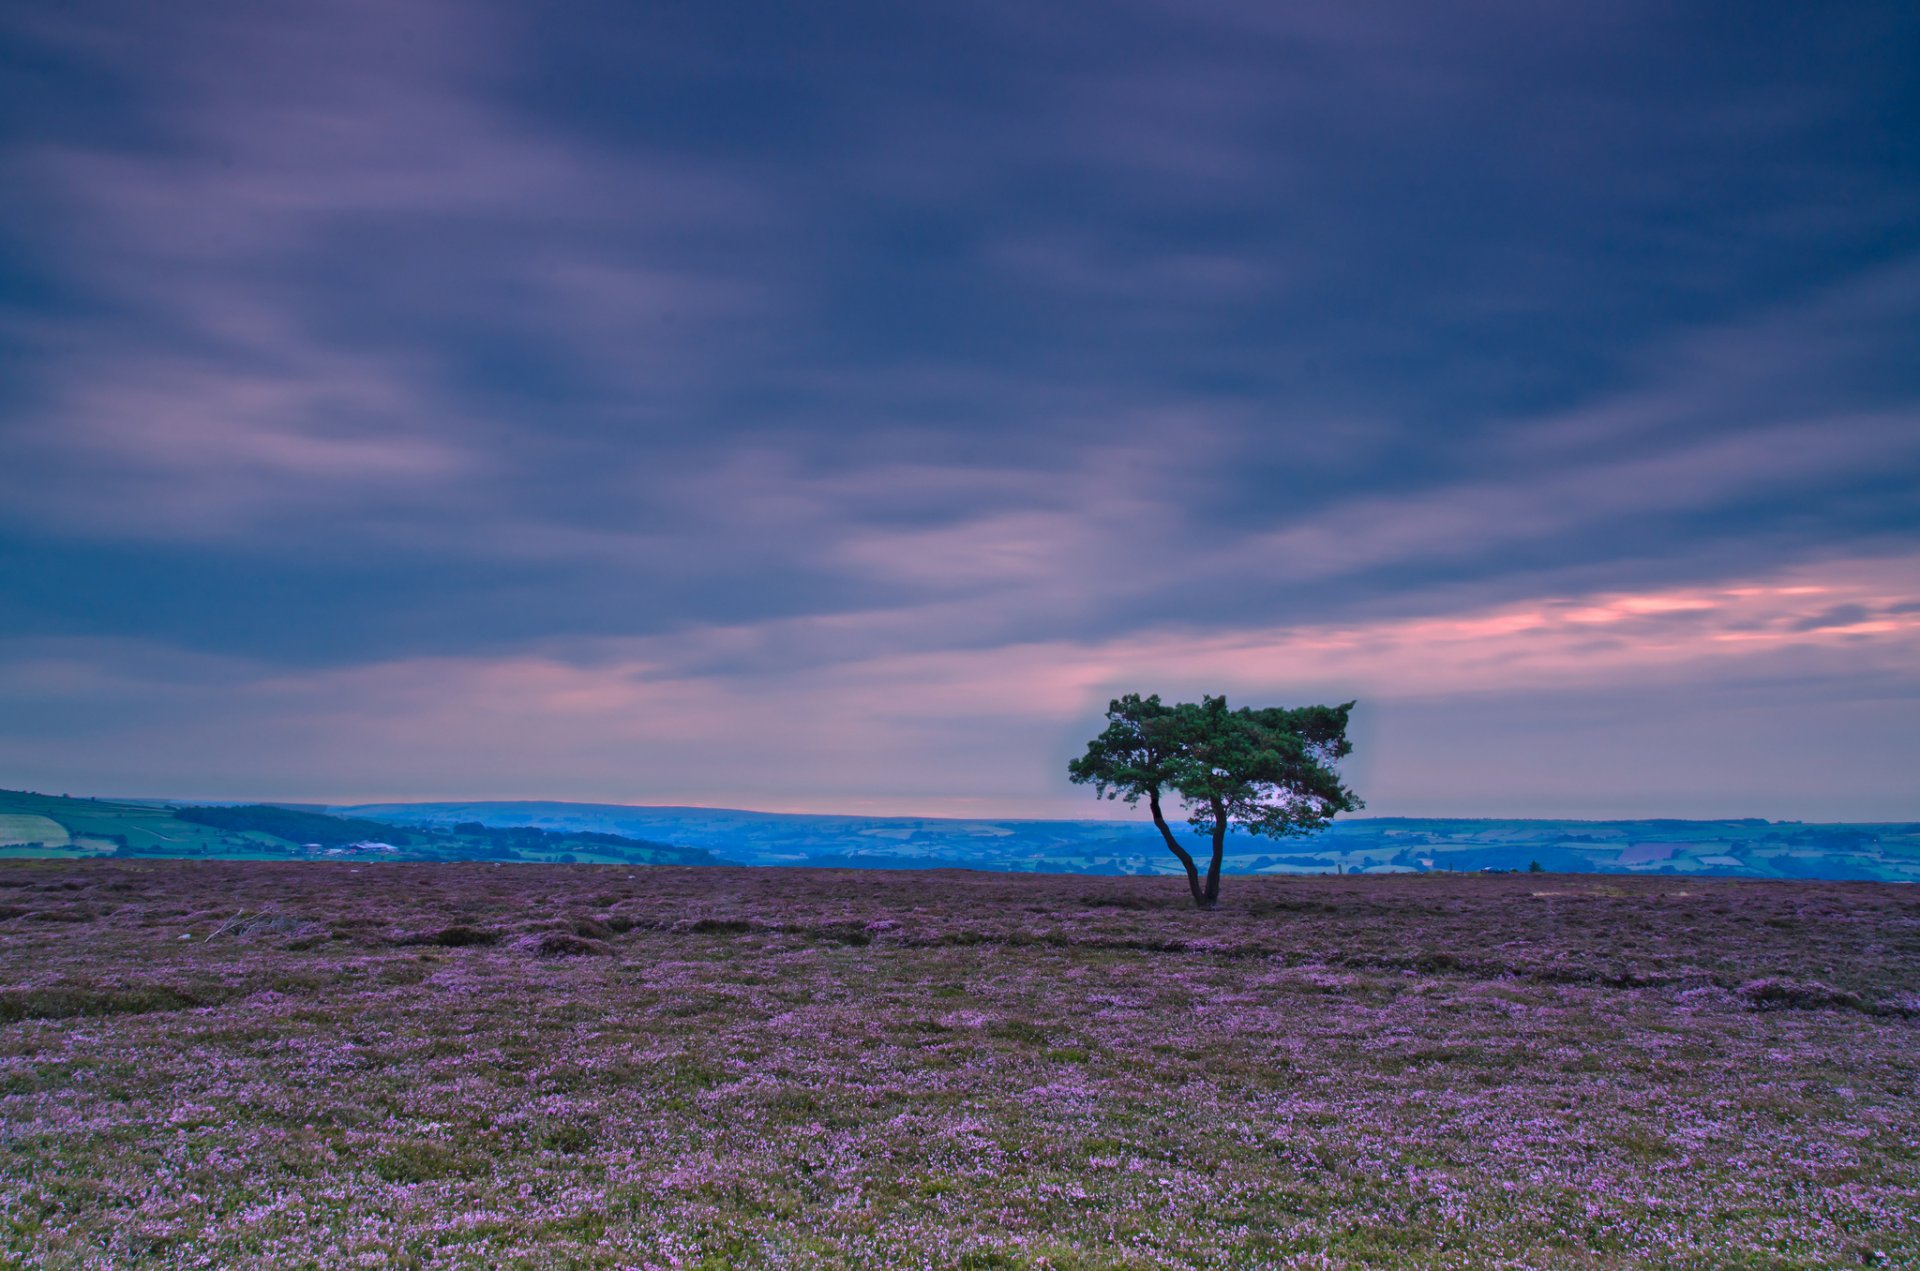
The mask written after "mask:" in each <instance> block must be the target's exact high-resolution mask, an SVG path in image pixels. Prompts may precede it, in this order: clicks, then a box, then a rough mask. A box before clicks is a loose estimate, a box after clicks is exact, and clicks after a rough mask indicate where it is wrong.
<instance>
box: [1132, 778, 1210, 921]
mask: <svg viewBox="0 0 1920 1271" xmlns="http://www.w3.org/2000/svg"><path fill="white" fill-rule="evenodd" d="M1147 809H1148V810H1149V811H1150V812H1152V813H1153V823H1154V824H1155V825H1157V826H1159V827H1160V837H1161V838H1163V839H1165V840H1166V841H1167V850H1168V851H1170V852H1172V853H1173V854H1174V855H1175V856H1178V857H1179V858H1180V863H1181V864H1182V865H1184V866H1185V867H1186V870H1187V890H1188V891H1191V892H1192V893H1193V903H1194V904H1196V905H1198V906H1199V907H1200V908H1202V909H1211V908H1213V902H1212V900H1211V899H1209V898H1208V896H1207V893H1206V891H1205V890H1204V889H1203V888H1202V887H1201V886H1200V867H1199V866H1198V865H1195V864H1194V863H1193V857H1192V856H1191V855H1190V854H1188V852H1187V849H1186V848H1184V847H1182V846H1180V840H1179V839H1177V838H1175V837H1173V829H1172V827H1170V826H1169V825H1168V824H1167V818H1166V817H1165V816H1164V815H1162V814H1161V812H1160V792H1159V791H1158V790H1153V791H1149V792H1148V794H1147ZM1213 855H1214V865H1213V872H1214V883H1213V893H1214V895H1215V896H1218V895H1219V894H1220V883H1219V873H1220V853H1219V852H1217V851H1216V852H1215V853H1214V854H1213Z"/></svg>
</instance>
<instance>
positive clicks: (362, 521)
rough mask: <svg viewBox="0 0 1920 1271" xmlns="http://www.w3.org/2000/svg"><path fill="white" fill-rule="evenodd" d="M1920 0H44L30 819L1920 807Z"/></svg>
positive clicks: (20, 177)
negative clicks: (1326, 780)
mask: <svg viewBox="0 0 1920 1271" xmlns="http://www.w3.org/2000/svg"><path fill="white" fill-rule="evenodd" d="M1916 67H1920V7H1916V6H1914V5H1912V4H1911V3H1907V2H1905V0H1890V2H1882V0H1859V2H1857V3H1851V4H1846V5H1831V6H1828V5H1804V4H1776V3H1768V2H1766V0H1758V2H1756V0H1743V2H1741V3H1726V4H1719V3H1711V4H1709V3H1680V4H1673V3H1658V4H1655V3H1639V2H1637V0H1614V2H1610V3H1606V4H1577V5H1540V4H1533V3H1519V2H1517V0H1489V2H1481V0H1463V2H1462V3H1459V4H1449V5H1442V6H1436V5H1432V4H1426V3H1415V2H1414V0H1384V2H1373V0H1356V2H1355V3H1348V4H1340V5H1300V6H1293V5H1276V4H1272V3H1268V2H1267V0H1164V2H1156V0H1102V2H1101V3H1097V4H1096V3H1079V2H1078V0H1061V2H1059V3H1052V4H1044V5H1034V4H1029V3H1012V2H1011V0H1004V2H1003V0H967V2H965V3H948V2H946V0H928V2H926V3H921V4H915V5H906V6H903V5H895V4H871V5H868V4H859V3H848V4H840V3H831V2H829V3H823V4H812V5H798V4H786V5H763V4H754V3H741V4H729V5H713V4H692V3H688V4H680V3H659V4H647V5H632V4H615V3H596V2H595V0H583V2H582V3H577V4H570V5H565V6H553V5H544V4H534V3H531V2H527V3H497V2H494V0H460V2H459V3H439V2H438V0H335V2H330V3H328V4H325V5H263V4H242V3H235V4H225V3H203V2H201V0H182V2H181V3H177V4H166V5H151V4H137V3H132V2H131V0H120V2H112V3H95V2H93V0H77V2H76V3H72V4H60V5H32V4H25V3H0V190H4V191H5V196H4V198H0V786H4V787H13V788H29V789H39V790H47V791H52V792H63V791H72V792H74V793H90V794H109V795H111V794H121V795H172V796H177V797H197V798H234V799H280V800H312V801H341V802H351V801H363V800H368V801H370V800H400V799H435V798H459V799H483V798H500V799H523V798H553V799H576V800H591V801H605V802H631V803H676V804H708V805H718V806H734V807H750V808H760V809H767V810H795V811H820V812H847V813H855V812H875V813H888V814H916V815H960V816H1095V815H1114V814H1116V811H1120V810H1118V809H1116V808H1115V807H1114V806H1113V805H1108V804H1100V803H1096V802H1095V801H1094V800H1093V798H1092V796H1091V795H1090V793H1089V792H1088V791H1087V790H1085V789H1084V788H1080V787H1074V786H1071V785H1070V784H1069V783H1068V782H1067V780H1066V761H1067V760H1068V759H1069V758H1070V757H1072V756H1073V755H1074V754H1076V753H1078V752H1079V750H1080V749H1081V748H1082V747H1083V746H1084V743H1085V741H1086V739H1087V738H1089V737H1091V736H1092V735H1093V734H1094V733H1096V732H1098V731H1099V728H1100V727H1101V725H1102V724H1103V722H1104V721H1103V719H1102V712H1103V711H1104V709H1105V705H1106V702H1107V700H1108V699H1109V698H1110V697H1113V696H1116V695H1118V694H1120V693H1123V692H1130V691H1139V692H1143V693H1144V692H1159V693H1161V694H1162V695H1163V696H1166V697H1168V698H1177V699H1188V698H1197V697H1198V696H1199V695H1200V694H1202V693H1218V692H1224V693H1226V694H1227V695H1228V697H1229V700H1230V701H1231V702H1233V703H1235V704H1251V705H1267V704H1300V703H1305V702H1315V701H1327V702H1337V701H1345V700H1349V699H1357V700H1358V702H1359V706H1358V707H1357V708H1356V710H1355V714H1354V724H1353V732H1352V736H1353V739H1354V742H1355V753H1354V755H1353V756H1352V758H1351V759H1350V760H1348V761H1347V764H1346V767H1345V771H1346V773H1347V775H1348V778H1349V783H1350V784H1351V785H1353V786H1354V787H1355V789H1356V790H1357V791H1358V792H1359V793H1360V794H1361V795H1362V796H1363V797H1364V798H1365V799H1366V800H1367V802H1368V812H1369V813H1370V814H1378V815H1462V816H1473V815H1481V816H1577V817H1632V816H1703V817H1704V816H1766V817H1771V818H1776V819H1805V820H1896V819H1920V780H1916V777H1915V774H1916V772H1920V71H1917V70H1916Z"/></svg>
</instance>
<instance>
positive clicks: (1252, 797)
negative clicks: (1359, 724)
mask: <svg viewBox="0 0 1920 1271" xmlns="http://www.w3.org/2000/svg"><path fill="white" fill-rule="evenodd" d="M1353 706H1354V704H1353V703H1352V702H1347V703H1344V704H1343V705H1340V706H1300V707H1291V708H1290V707H1284V706H1269V707H1261V708H1255V707H1247V706H1243V707H1241V708H1240V709H1238V710H1233V709H1230V708H1229V707H1228V706H1227V699H1226V698H1225V697H1224V696H1220V697H1211V696H1209V697H1203V698H1202V699H1201V700H1200V701H1199V702H1197V703H1195V702H1179V703H1175V704H1172V705H1168V704H1166V703H1163V702H1162V701H1161V700H1160V696H1159V694H1157V693H1156V694H1153V695H1152V696H1148V697H1142V696H1141V695H1140V694H1138V693H1129V694H1127V695H1126V696H1125V697H1121V698H1116V699H1115V700H1114V701H1113V702H1111V703H1110V704H1109V705H1108V707H1107V727H1106V729H1105V731H1103V732H1102V733H1101V734H1100V735H1099V736H1098V737H1095V738H1094V739H1093V740H1092V741H1090V742H1088V743H1087V753H1086V754H1084V755H1082V756H1081V757H1080V758H1078V759H1075V760H1074V761H1072V763H1070V764H1069V765H1068V766H1067V773H1068V776H1069V777H1070V778H1071V779H1072V780H1073V781H1075V782H1077V783H1080V784H1083V785H1091V786H1093V787H1094V790H1095V791H1096V792H1097V793H1098V794H1099V795H1100V796H1101V797H1102V798H1107V799H1119V800H1123V801H1124V802H1127V803H1137V802H1138V801H1139V800H1140V799H1141V798H1145V799H1146V800H1147V801H1148V803H1149V806H1150V807H1151V809H1152V812H1153V819H1154V824H1155V825H1157V826H1158V827H1159V828H1160V832H1161V834H1162V835H1163V836H1164V837H1165V839H1166V843H1167V847H1168V848H1169V850H1171V851H1172V852H1173V854H1174V855H1175V856H1177V857H1179V858H1180V862H1181V864H1182V865H1183V866H1185V867H1186V870H1187V876H1188V881H1189V882H1190V883H1191V884H1192V885H1193V890H1194V900H1195V901H1196V902H1198V903H1200V904H1203V905H1211V904H1212V903H1213V901H1214V900H1215V899H1216V898H1217V897H1218V895H1219V890H1220V862H1221V857H1222V853H1223V850H1224V843H1225V839H1226V835H1227V833H1228V832H1229V831H1230V830H1235V829H1238V830H1244V831H1246V832H1247V833H1249V834H1256V835H1263V836H1266V837H1268V838H1286V837H1290V836H1295V835H1303V834H1311V833H1313V832H1315V831H1317V830H1322V829H1325V828H1326V827H1327V825H1328V824H1329V823H1331V822H1332V820H1333V818H1334V817H1335V816H1336V815H1337V814H1339V813H1341V812H1351V811H1353V810H1355V809H1356V808H1359V807H1361V806H1363V804H1362V803H1361V801H1360V799H1359V797H1358V796H1357V795H1355V794H1354V793H1353V791H1352V790H1349V789H1348V788H1347V787H1346V786H1345V785H1344V784H1343V783H1342V782H1341V780H1340V774H1339V773H1338V772H1337V771H1336V770H1335V768H1334V764H1336V763H1337V762H1338V761H1339V760H1341V759H1343V758H1345V757H1346V756H1347V755H1348V754H1349V753H1351V752H1352V750H1353V744H1352V743H1351V742H1349V741H1348V740H1347V720H1348V717H1349V715H1350V714H1351V712H1352V710H1353ZM1169 790H1171V791H1173V792H1174V793H1176V794H1178V795H1179V796H1180V798H1181V799H1182V800H1183V801H1184V802H1185V803H1186V805H1187V812H1188V823H1189V824H1190V825H1191V826H1192V827H1193V829H1194V831H1195V832H1196V833H1199V834H1205V835H1208V836H1210V837H1211V838H1212V840H1213V857H1212V862H1211V864H1210V866H1209V869H1208V871H1207V882H1206V885H1205V887H1204V888H1202V886H1201V884H1200V880H1199V874H1198V870H1197V868H1196V866H1195V865H1194V863H1193V861H1192V858H1191V857H1190V856H1189V855H1188V853H1187V852H1186V850H1185V849H1184V848H1182V847H1181V846H1180V845H1179V843H1178V842H1177V841H1176V840H1175V839H1174V837H1173V834H1172V832H1171V830H1169V829H1168V827H1167V825H1166V821H1165V818H1164V816H1163V815H1162V812H1161V807H1160V799H1161V796H1162V794H1163V793H1165V792H1166V791H1169Z"/></svg>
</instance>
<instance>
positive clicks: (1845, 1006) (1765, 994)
mask: <svg viewBox="0 0 1920 1271" xmlns="http://www.w3.org/2000/svg"><path fill="white" fill-rule="evenodd" d="M1740 996H1741V997H1743V998H1745V999H1746V1000H1747V1003H1748V1004H1749V1005H1751V1006H1752V1007H1753V1008H1754V1009H1755V1010H1757V1011H1825V1010H1849V1011H1857V1010H1861V1009H1863V1007H1864V1003H1862V1002H1861V1000H1860V998H1859V995H1858V994H1854V993H1849V992H1847V991H1846V990H1845V989H1837V988H1834V987H1833V986H1832V985H1831V984H1822V983H1820V982H1819V981H1818V980H1781V979H1764V980H1750V981H1748V982H1747V983H1745V984H1743V985H1741V986H1740Z"/></svg>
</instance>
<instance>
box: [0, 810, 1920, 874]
mask: <svg viewBox="0 0 1920 1271" xmlns="http://www.w3.org/2000/svg"><path fill="white" fill-rule="evenodd" d="M1228 843H1229V852H1230V854H1229V855H1228V857H1227V861H1226V867H1227V869H1228V870H1229V871H1231V872H1233V873H1237V874H1326V873H1333V872H1339V873H1356V872H1357V873H1396V872H1426V871H1442V870H1453V871H1477V870H1487V869H1510V870H1525V869H1527V868H1529V867H1531V866H1532V865H1534V864H1538V865H1539V866H1540V868H1542V869H1544V870H1549V871H1553V872H1556V873H1628V874H1701V875H1717V876H1722V877H1739V878H1834V879H1867V880H1878V881H1884V882H1920V824H1911V823H1903V824H1887V825H1844V824H1814V825H1806V824H1801V823H1800V822H1797V821H1762V820H1757V819H1749V820H1730V821H1675V820H1649V821H1530V820H1466V819H1457V818H1448V819H1437V818H1436V819H1428V818H1418V817H1356V818H1351V819H1348V820H1344V821H1340V822H1337V823H1335V825H1334V826H1333V828H1332V829H1330V830H1328V831H1326V832H1325V833H1323V834H1319V835H1316V836H1314V837H1312V838H1305V839H1292V840H1286V841H1283V842H1274V841H1272V840H1268V839H1254V838H1250V837H1248V836H1246V835H1235V836H1233V837H1232V838H1231V839H1229V840H1228ZM103 855H111V856H137V857H188V858H197V859H242V860H305V859H343V858H344V859H356V858H367V859H381V860H494V861H563V862H564V861H577V862H582V863H601V864H629V865H712V864H727V863H739V864H748V865H815V866H831V867H836V868H844V869H953V868H961V869H980V870H1001V871H1040V872H1047V873H1079V874H1165V873H1174V872H1177V871H1178V868H1179V867H1178V865H1177V864H1176V863H1175V862H1174V860H1173V858H1172V856H1171V855H1169V854H1168V852H1167V850H1166V848H1165V847H1164V846H1163V845H1162V844H1161V842H1160V837H1159V835H1158V833H1156V832H1155V831H1154V829H1153V827H1152V826H1151V825H1150V824H1148V823H1147V822H1146V821H1145V820H1140V821H1023V820H1010V821H998V820H959V819H944V818H939V817H869V816H805V815H797V814H789V813H778V812H748V811H741V810H737V809H728V808H686V807H630V806H626V805H622V804H597V803H541V802H532V803H384V804H363V805H358V806H351V807H318V806H316V805H313V804H298V805H296V804H255V805H239V806H236V805H229V804H199V803H170V802H165V801H161V800H135V799H121V800H112V799H73V798H67V797H65V796H59V795H46V794H30V793H25V792H20V791H0V857H6V856H103Z"/></svg>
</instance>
